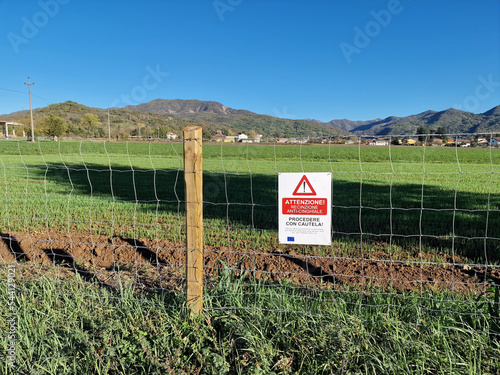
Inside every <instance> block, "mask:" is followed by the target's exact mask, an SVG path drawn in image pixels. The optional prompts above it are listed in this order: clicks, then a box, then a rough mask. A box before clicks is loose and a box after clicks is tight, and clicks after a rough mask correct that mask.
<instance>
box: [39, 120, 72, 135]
mask: <svg viewBox="0 0 500 375" xmlns="http://www.w3.org/2000/svg"><path fill="white" fill-rule="evenodd" d="M67 130H68V125H67V124H66V123H65V122H64V120H63V119H62V118H60V117H59V116H56V115H50V116H48V117H46V118H44V119H43V132H44V133H45V134H46V135H48V136H49V137H60V136H62V135H63V134H64V133H66V131H67Z"/></svg>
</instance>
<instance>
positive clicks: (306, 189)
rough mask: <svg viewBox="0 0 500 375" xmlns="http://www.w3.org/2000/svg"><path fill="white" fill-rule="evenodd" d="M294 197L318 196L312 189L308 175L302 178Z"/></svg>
mask: <svg viewBox="0 0 500 375" xmlns="http://www.w3.org/2000/svg"><path fill="white" fill-rule="evenodd" d="M292 195H316V191H315V190H314V188H313V187H312V185H311V183H310V182H309V180H308V179H307V176H306V175H304V176H302V178H301V179H300V182H299V184H298V185H297V187H296V188H295V190H294V191H293V194H292Z"/></svg>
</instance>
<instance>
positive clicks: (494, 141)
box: [489, 137, 500, 147]
mask: <svg viewBox="0 0 500 375" xmlns="http://www.w3.org/2000/svg"><path fill="white" fill-rule="evenodd" d="M489 145H490V146H492V147H498V146H499V145H500V137H493V138H491V139H490V142H489Z"/></svg>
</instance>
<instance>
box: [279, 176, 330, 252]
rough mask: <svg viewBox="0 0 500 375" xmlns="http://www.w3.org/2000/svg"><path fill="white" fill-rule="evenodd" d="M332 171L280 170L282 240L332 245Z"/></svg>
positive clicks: (280, 229) (280, 228) (280, 226)
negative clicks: (302, 171)
mask: <svg viewBox="0 0 500 375" xmlns="http://www.w3.org/2000/svg"><path fill="white" fill-rule="evenodd" d="M331 196H332V174H331V173H280V174H279V176H278V198H279V201H278V206H279V242H280V243H287V244H288V243H291V244H307V245H330V244H331V226H332V220H331Z"/></svg>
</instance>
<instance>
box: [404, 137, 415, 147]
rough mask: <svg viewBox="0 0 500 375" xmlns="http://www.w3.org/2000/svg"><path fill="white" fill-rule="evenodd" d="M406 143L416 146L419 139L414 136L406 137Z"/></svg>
mask: <svg viewBox="0 0 500 375" xmlns="http://www.w3.org/2000/svg"><path fill="white" fill-rule="evenodd" d="M404 143H405V145H408V146H415V145H416V144H417V140H416V139H413V138H408V139H405V141H404Z"/></svg>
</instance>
